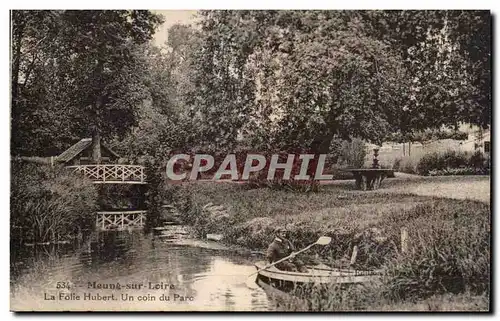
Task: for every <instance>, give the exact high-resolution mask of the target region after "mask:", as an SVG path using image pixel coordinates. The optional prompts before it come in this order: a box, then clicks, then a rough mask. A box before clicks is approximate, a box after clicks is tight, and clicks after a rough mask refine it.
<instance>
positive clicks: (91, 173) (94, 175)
mask: <svg viewBox="0 0 500 321" xmlns="http://www.w3.org/2000/svg"><path fill="white" fill-rule="evenodd" d="M66 168H69V169H72V170H73V171H74V172H76V173H81V174H83V175H84V176H85V177H87V178H88V179H91V180H93V181H94V183H109V184H116V183H123V184H145V183H146V175H145V174H144V166H141V165H115V164H93V165H76V166H67V167H66Z"/></svg>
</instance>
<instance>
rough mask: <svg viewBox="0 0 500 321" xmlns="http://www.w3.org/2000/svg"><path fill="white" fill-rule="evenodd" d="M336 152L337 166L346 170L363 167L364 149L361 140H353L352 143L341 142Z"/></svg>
mask: <svg viewBox="0 0 500 321" xmlns="http://www.w3.org/2000/svg"><path fill="white" fill-rule="evenodd" d="M338 152H339V155H338V164H339V165H341V166H345V167H348V168H361V167H363V165H364V163H365V159H366V147H365V143H364V142H363V141H362V140H361V139H359V138H354V139H353V140H352V141H343V142H342V145H341V148H340V150H339V151H338Z"/></svg>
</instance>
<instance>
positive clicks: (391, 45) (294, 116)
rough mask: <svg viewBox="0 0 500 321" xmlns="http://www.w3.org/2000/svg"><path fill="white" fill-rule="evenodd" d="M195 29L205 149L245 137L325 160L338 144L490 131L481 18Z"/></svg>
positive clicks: (293, 15)
mask: <svg viewBox="0 0 500 321" xmlns="http://www.w3.org/2000/svg"><path fill="white" fill-rule="evenodd" d="M201 18H202V19H201V23H200V30H201V31H200V34H201V39H202V41H201V45H200V48H199V51H198V52H197V53H195V59H194V66H195V67H193V68H192V69H193V70H194V71H195V72H194V75H193V76H194V78H195V83H196V91H195V92H193V95H192V96H193V97H194V99H193V101H192V104H193V106H194V112H193V116H194V117H195V118H196V119H197V121H198V123H199V124H200V126H199V130H200V133H199V138H200V141H203V142H206V144H205V145H206V146H209V145H213V147H212V148H217V149H221V148H226V149H234V146H236V145H238V144H240V143H241V142H240V141H239V139H238V138H239V136H243V138H244V141H245V143H246V144H249V145H251V146H254V147H256V146H261V148H264V149H266V148H267V149H270V148H272V147H277V148H281V149H283V148H285V149H288V148H292V147H293V146H295V147H298V146H300V147H304V146H309V147H311V148H312V149H313V150H314V151H315V152H321V153H324V152H327V151H328V149H329V146H330V145H331V141H332V139H334V138H336V137H337V138H343V139H351V138H352V137H358V138H363V139H365V140H368V141H371V142H373V143H377V144H379V143H381V142H382V141H383V140H384V139H386V137H388V135H392V134H393V133H395V132H399V133H400V135H402V136H405V137H408V138H409V137H410V136H411V135H412V134H413V133H414V132H419V131H422V130H425V129H429V128H430V129H436V128H440V127H441V126H443V125H445V126H449V127H456V126H457V124H459V123H460V122H471V123H474V124H480V125H482V126H487V125H488V124H489V122H490V120H489V117H490V116H489V115H490V113H491V106H490V103H489V102H490V99H489V97H490V96H489V93H488V89H489V84H490V82H489V78H488V77H489V68H488V63H489V59H490V58H489V56H490V53H489V37H488V33H486V36H481V35H480V34H479V32H478V31H476V29H478V30H480V32H481V31H485V29H487V27H488V26H489V14H488V13H485V12H477V11H476V12H470V11H450V12H448V11H355V12H353V11H344V12H339V11H236V12H233V11H210V12H203V13H202V14H201ZM467 22H470V23H471V25H470V26H469V25H467ZM485 70H486V71H485ZM480 94H482V95H483V98H482V99H479V95H480ZM211 142H215V144H211ZM297 145H298V146H297Z"/></svg>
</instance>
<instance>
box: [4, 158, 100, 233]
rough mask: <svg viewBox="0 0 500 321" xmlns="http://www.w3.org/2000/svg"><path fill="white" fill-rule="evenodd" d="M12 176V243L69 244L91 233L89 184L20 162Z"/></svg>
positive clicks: (64, 173) (93, 196) (55, 170)
mask: <svg viewBox="0 0 500 321" xmlns="http://www.w3.org/2000/svg"><path fill="white" fill-rule="evenodd" d="M11 174H12V175H11V177H12V180H11V193H10V204H11V216H10V217H11V220H10V223H11V241H15V242H17V241H19V242H27V243H46V242H60V241H68V240H71V239H72V238H73V237H74V236H76V235H77V234H78V233H81V232H82V231H83V230H93V228H94V224H95V223H94V222H95V216H94V213H95V211H96V209H97V192H96V190H95V188H94V186H93V184H92V182H91V181H89V180H86V179H84V178H82V177H80V176H78V175H76V174H73V173H71V172H69V171H66V170H64V169H63V168H59V167H50V166H43V165H39V164H32V163H27V162H22V161H12V163H11Z"/></svg>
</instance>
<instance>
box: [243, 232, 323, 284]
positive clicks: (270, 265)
mask: <svg viewBox="0 0 500 321" xmlns="http://www.w3.org/2000/svg"><path fill="white" fill-rule="evenodd" d="M331 241H332V238H331V237H328V236H322V237H320V238H319V239H318V240H317V241H316V242H314V243H313V244H311V245H309V246H307V247H305V248H303V249H302V250H300V251H298V252H293V253H292V254H290V255H289V256H287V257H284V258H282V259H280V260H278V261H276V262H273V263H271V264H269V265H268V266H266V267H263V268H262V269H259V270H257V271H256V272H254V273H252V274H250V275H249V276H248V277H249V278H250V277H251V276H253V275H255V274H257V273H259V272H260V271H263V270H266V269H268V268H270V267H272V266H274V265H276V264H278V263H281V262H283V261H286V260H288V259H289V258H290V257H292V256H296V255H297V254H299V253H302V252H304V251H307V250H309V249H310V248H311V247H313V246H314V245H328V244H330V242H331Z"/></svg>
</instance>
